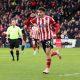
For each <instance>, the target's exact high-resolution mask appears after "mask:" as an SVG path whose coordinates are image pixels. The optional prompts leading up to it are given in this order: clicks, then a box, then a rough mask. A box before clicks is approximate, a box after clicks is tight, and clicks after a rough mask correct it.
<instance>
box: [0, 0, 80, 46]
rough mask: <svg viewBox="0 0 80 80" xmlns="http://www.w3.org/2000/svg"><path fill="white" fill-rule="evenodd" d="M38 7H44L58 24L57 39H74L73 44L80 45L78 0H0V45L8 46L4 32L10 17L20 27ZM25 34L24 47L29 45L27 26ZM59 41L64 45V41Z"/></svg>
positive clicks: (79, 5) (79, 8)
mask: <svg viewBox="0 0 80 80" xmlns="http://www.w3.org/2000/svg"><path fill="white" fill-rule="evenodd" d="M39 7H45V8H46V14H47V15H50V16H51V17H53V18H54V19H55V21H56V22H57V23H59V24H60V32H59V33H58V34H57V39H66V41H67V39H69V40H68V41H70V40H72V39H75V40H76V42H75V46H76V47H79V46H80V40H79V39H80V0H20V1H19V0H0V47H8V44H7V43H6V39H5V37H6V35H5V32H6V30H7V28H8V26H9V25H10V21H11V19H12V18H15V19H16V21H17V25H18V26H20V27H21V28H22V27H23V26H24V25H25V21H26V20H27V19H29V18H30V16H29V15H30V14H32V13H35V12H36V10H37V9H38V8H39ZM26 36H27V39H26V45H25V47H30V46H31V44H30V36H29V26H27V28H26ZM61 43H62V44H64V45H65V43H64V41H62V42H61ZM68 44H69V42H68ZM68 44H66V45H68ZM71 44H72V43H71Z"/></svg>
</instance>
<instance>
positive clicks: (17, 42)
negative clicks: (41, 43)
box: [9, 39, 19, 49]
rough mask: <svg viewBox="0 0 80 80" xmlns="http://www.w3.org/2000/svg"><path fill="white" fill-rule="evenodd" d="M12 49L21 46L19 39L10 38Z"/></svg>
mask: <svg viewBox="0 0 80 80" xmlns="http://www.w3.org/2000/svg"><path fill="white" fill-rule="evenodd" d="M9 42H10V49H14V47H15V48H19V40H18V39H9Z"/></svg>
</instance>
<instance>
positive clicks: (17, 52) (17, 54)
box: [16, 51, 19, 61]
mask: <svg viewBox="0 0 80 80" xmlns="http://www.w3.org/2000/svg"><path fill="white" fill-rule="evenodd" d="M16 56H17V61H18V60H19V51H16Z"/></svg>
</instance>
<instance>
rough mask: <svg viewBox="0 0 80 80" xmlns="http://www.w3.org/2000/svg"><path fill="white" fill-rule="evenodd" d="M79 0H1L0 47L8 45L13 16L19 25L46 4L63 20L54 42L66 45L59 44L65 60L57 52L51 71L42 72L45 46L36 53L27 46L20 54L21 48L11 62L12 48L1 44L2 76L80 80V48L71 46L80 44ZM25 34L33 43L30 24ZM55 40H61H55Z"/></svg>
mask: <svg viewBox="0 0 80 80" xmlns="http://www.w3.org/2000/svg"><path fill="white" fill-rule="evenodd" d="M79 1H80V0H36V1H35V0H0V47H4V46H5V47H9V44H7V43H6V41H5V36H6V35H5V32H6V30H7V27H8V26H9V23H10V21H11V19H12V18H14V17H15V18H16V20H17V25H19V26H20V27H23V26H24V23H25V20H26V19H28V18H29V17H28V14H30V13H35V10H36V9H37V8H38V7H40V6H43V7H45V8H46V11H47V14H48V15H50V16H52V17H54V18H55V20H56V22H58V23H59V24H60V33H58V38H57V39H55V40H53V42H54V45H53V46H54V47H56V46H57V47H65V48H58V49H59V50H60V52H61V56H62V60H59V59H58V58H57V57H56V56H55V57H53V58H52V66H51V71H50V73H49V74H48V75H45V74H43V73H42V71H43V69H44V65H45V64H44V62H45V54H44V51H43V50H42V48H40V50H39V53H37V54H36V55H35V56H34V55H33V49H32V48H26V49H25V52H24V54H21V49H20V60H19V62H16V61H14V62H12V60H11V56H10V53H9V48H0V80H80V48H70V47H75V46H76V47H80V2H79ZM26 36H27V39H26V44H27V45H26V47H30V41H29V31H28V28H27V33H26ZM60 36H61V37H60ZM56 40H57V41H58V42H57V43H59V44H56V43H55V42H56ZM61 41H62V46H61ZM3 44H4V45H3ZM55 44H56V46H55ZM54 50H57V48H54ZM15 56H16V55H15Z"/></svg>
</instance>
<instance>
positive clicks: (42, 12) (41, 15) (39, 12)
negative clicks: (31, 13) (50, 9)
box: [38, 10, 45, 18]
mask: <svg viewBox="0 0 80 80" xmlns="http://www.w3.org/2000/svg"><path fill="white" fill-rule="evenodd" d="M44 15H45V12H44V11H42V10H38V16H39V17H41V18H43V17H44Z"/></svg>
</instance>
